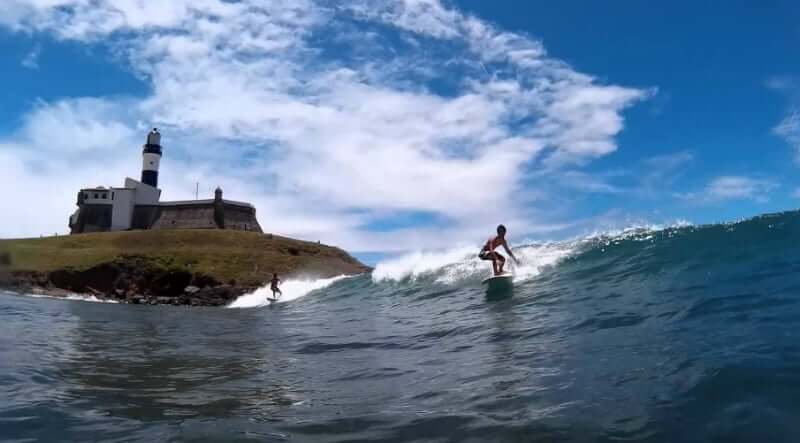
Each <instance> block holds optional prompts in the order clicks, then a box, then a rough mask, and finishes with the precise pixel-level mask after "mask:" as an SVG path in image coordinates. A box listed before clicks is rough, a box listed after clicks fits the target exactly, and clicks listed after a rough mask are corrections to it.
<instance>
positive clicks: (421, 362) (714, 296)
mask: <svg viewBox="0 0 800 443" xmlns="http://www.w3.org/2000/svg"><path fill="white" fill-rule="evenodd" d="M799 240H800V214H799V213H797V212H791V213H784V214H779V215H774V216H764V217H758V218H755V219H752V220H747V221H743V222H739V223H730V224H718V225H708V226H678V227H667V228H660V229H654V228H640V229H630V230H626V231H622V232H618V233H613V234H602V235H595V236H590V237H587V238H583V239H577V240H574V241H569V242H553V243H535V244H530V245H527V246H524V247H520V248H519V249H518V251H519V252H518V256H520V258H521V259H522V261H523V263H524V265H523V266H522V267H520V268H519V269H517V270H516V276H515V283H514V290H513V293H511V294H508V295H507V296H505V297H499V298H487V297H486V296H485V292H484V291H485V287H482V286H481V284H480V281H481V279H483V278H484V277H485V276H486V275H487V274H488V268H487V263H486V262H481V261H479V260H477V258H476V257H475V252H476V248H458V249H455V250H452V251H443V252H435V253H418V254H411V255H408V256H405V257H400V258H397V259H394V260H391V261H388V262H385V263H380V264H379V265H378V266H377V267H376V269H375V271H374V272H373V273H372V274H370V275H362V276H356V277H347V278H336V279H329V280H297V281H289V282H286V284H285V285H284V286H283V288H284V296H283V297H282V299H281V301H280V302H278V303H275V304H269V303H267V302H266V295H267V294H268V293H269V291H268V289H266V288H265V289H262V290H259V291H257V292H255V293H253V294H249V295H245V296H243V297H242V298H240V299H239V300H237V301H235V302H234V303H233V304H232V305H231V306H230V307H228V308H227V309H219V308H186V307H171V306H137V305H120V304H105V303H90V302H86V301H79V300H61V299H51V298H34V297H29V296H24V295H16V294H10V293H4V294H1V295H0V440H2V441H36V440H49V441H101V440H102V441H132V440H133V441H137V440H138V441H302V442H306V441H313V442H317V441H319V442H332V441H376V442H377V441H381V442H383V441H390V442H391V441H398V442H399V441H475V442H485V441H537V442H548V441H552V442H564V441H567V442H569V441H575V442H584V441H586V442H589V441H597V442H610V441H649V442H678V441H681V442H683V441H690V442H691V441H720V442H723V441H724V442H736V441H770V442H780V441H786V442H792V441H799V440H800V421H798V420H797V417H799V416H800V401H798V399H800V383H799V382H800V332H799V331H800V252H799V250H798V244H800V241H799Z"/></svg>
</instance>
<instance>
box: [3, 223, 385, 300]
mask: <svg viewBox="0 0 800 443" xmlns="http://www.w3.org/2000/svg"><path fill="white" fill-rule="evenodd" d="M369 270H370V268H369V267H367V266H365V265H363V264H362V263H360V262H359V261H358V260H356V259H354V258H353V257H352V256H350V255H349V254H347V253H346V252H345V251H343V250H341V249H338V248H335V247H332V246H327V245H322V244H320V243H312V242H306V241H300V240H294V239H290V238H286V237H278V236H273V235H271V234H260V233H254V232H243V231H228V230H173V231H123V232H106V233H92V234H80V235H70V236H60V237H50V238H41V239H18V240H0V289H5V290H10V291H13V292H20V293H29V294H41V295H47V296H53V297H65V296H68V295H72V294H81V295H91V296H94V297H96V298H98V299H100V300H104V301H106V300H107V301H116V302H121V303H131V304H147V305H155V304H167V305H178V306H225V305H228V304H230V303H231V302H232V301H234V300H235V299H236V298H238V297H239V296H241V295H244V294H247V293H250V292H253V291H255V290H256V289H258V288H260V287H263V286H265V285H267V284H268V283H269V280H270V279H271V277H272V273H273V272H276V273H278V274H279V275H280V277H281V278H282V279H287V278H291V277H293V276H295V277H297V276H302V277H308V278H328V277H334V276H337V275H355V274H360V273H363V272H368V271H369Z"/></svg>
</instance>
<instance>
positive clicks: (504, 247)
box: [503, 240, 519, 264]
mask: <svg viewBox="0 0 800 443" xmlns="http://www.w3.org/2000/svg"><path fill="white" fill-rule="evenodd" d="M503 249H505V250H506V252H507V253H508V255H509V257H511V258H513V259H514V263H516V264H519V260H517V257H515V256H514V253H513V252H511V248H510V247H509V246H508V242H507V241H505V240H503Z"/></svg>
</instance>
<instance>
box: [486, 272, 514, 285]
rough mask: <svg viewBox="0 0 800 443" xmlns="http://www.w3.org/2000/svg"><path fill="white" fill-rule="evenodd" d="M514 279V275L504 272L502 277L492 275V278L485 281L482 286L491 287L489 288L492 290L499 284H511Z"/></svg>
mask: <svg viewBox="0 0 800 443" xmlns="http://www.w3.org/2000/svg"><path fill="white" fill-rule="evenodd" d="M513 278H514V274H512V273H510V272H504V273H502V274H500V275H492V276H490V277H487V278H485V279H483V281H482V282H481V284H484V285H489V287H490V288H491V287H492V286H495V285H497V284H511V282H512V281H513Z"/></svg>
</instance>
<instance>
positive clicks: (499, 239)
mask: <svg viewBox="0 0 800 443" xmlns="http://www.w3.org/2000/svg"><path fill="white" fill-rule="evenodd" d="M498 246H502V247H503V249H505V250H506V252H507V253H508V255H509V256H510V257H511V258H513V259H514V263H516V264H519V260H517V257H514V253H513V252H511V249H510V248H509V247H508V242H506V227H505V226H503V225H500V226H498V227H497V236H495V237H492V238H490V239H489V240H487V241H486V244H485V245H483V249H481V252H480V253H479V254H478V257H480V259H481V260H491V261H492V268H493V270H494V275H500V274H502V273H503V266H505V264H506V258H505V257H503V256H502V255H500V254H499V253H498V252H497V251H495V249H497V247H498Z"/></svg>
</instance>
